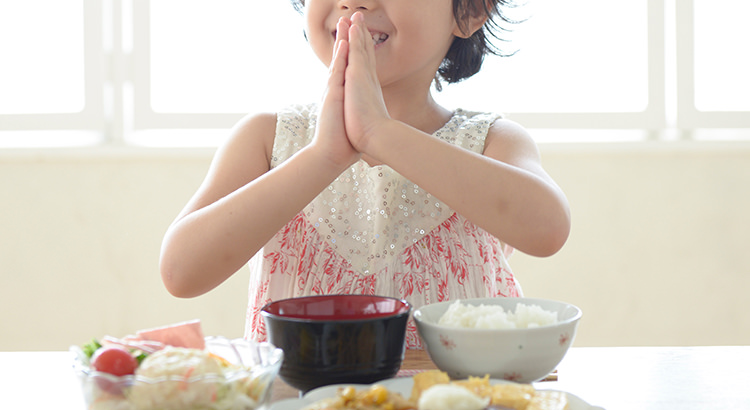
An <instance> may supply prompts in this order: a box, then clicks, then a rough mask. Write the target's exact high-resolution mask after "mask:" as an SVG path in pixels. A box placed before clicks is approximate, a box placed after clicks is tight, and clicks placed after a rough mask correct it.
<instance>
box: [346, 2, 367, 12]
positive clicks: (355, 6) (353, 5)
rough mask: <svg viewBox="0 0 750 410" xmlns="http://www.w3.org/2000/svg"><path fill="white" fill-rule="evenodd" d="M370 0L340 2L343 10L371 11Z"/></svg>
mask: <svg viewBox="0 0 750 410" xmlns="http://www.w3.org/2000/svg"><path fill="white" fill-rule="evenodd" d="M370 3H371V1H370V0H339V8H340V9H341V10H352V11H357V10H368V9H370V7H371V6H370Z"/></svg>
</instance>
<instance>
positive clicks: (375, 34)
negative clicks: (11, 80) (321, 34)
mask: <svg viewBox="0 0 750 410" xmlns="http://www.w3.org/2000/svg"><path fill="white" fill-rule="evenodd" d="M336 34H337V31H336V30H333V33H331V36H332V37H333V38H334V40H335V39H336ZM370 35H371V36H372V43H373V45H374V46H375V49H377V48H378V46H379V45H380V44H383V43H384V42H385V41H386V40H388V37H390V36H389V35H388V34H386V33H383V32H379V31H373V30H370Z"/></svg>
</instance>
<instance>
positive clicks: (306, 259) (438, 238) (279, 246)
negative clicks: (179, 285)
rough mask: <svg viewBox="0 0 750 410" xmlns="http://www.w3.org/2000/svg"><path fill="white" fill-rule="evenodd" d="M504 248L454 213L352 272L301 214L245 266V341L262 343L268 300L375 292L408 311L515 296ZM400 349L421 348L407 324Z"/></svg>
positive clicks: (412, 326) (411, 324)
mask: <svg viewBox="0 0 750 410" xmlns="http://www.w3.org/2000/svg"><path fill="white" fill-rule="evenodd" d="M506 251H507V250H506V249H505V245H504V244H503V243H501V242H500V241H499V240H497V238H495V237H494V236H492V235H490V234H489V233H487V232H486V231H484V230H483V229H481V228H479V227H477V226H476V225H474V224H472V223H471V222H469V221H467V220H466V219H465V218H463V217H462V216H460V215H459V214H453V215H452V216H451V217H450V218H448V219H447V220H445V221H444V222H443V223H442V224H441V225H439V226H438V227H437V228H435V229H434V230H433V231H432V232H429V233H427V234H426V235H425V236H424V237H422V238H421V239H420V240H418V241H417V242H416V243H414V245H413V246H410V247H408V248H406V249H405V250H404V251H403V252H402V253H401V254H400V255H397V256H396V257H394V260H393V261H392V263H390V264H389V265H388V266H387V267H386V268H384V269H382V270H381V271H378V272H374V273H370V274H363V273H362V272H359V271H356V270H354V269H353V268H352V266H351V264H350V263H349V262H347V260H346V258H345V257H344V256H343V255H341V254H338V253H337V252H336V251H335V250H334V249H333V248H332V247H331V246H330V245H329V244H328V242H327V241H326V240H325V238H323V237H321V236H320V235H319V234H318V232H317V231H316V230H315V227H314V225H313V224H311V223H310V222H308V221H307V220H306V219H305V217H304V214H303V213H300V214H298V215H297V216H296V217H294V218H293V219H292V220H291V221H290V222H289V223H287V224H286V225H285V226H284V227H283V228H282V229H281V230H280V231H279V232H278V233H277V234H276V235H275V236H274V237H273V238H272V239H271V241H269V242H268V244H266V246H265V248H264V249H263V251H262V252H259V254H258V255H256V256H255V257H254V258H253V259H252V260H251V262H250V269H251V277H250V286H249V295H248V296H249V298H248V300H249V303H248V310H247V319H246V330H245V337H246V338H248V339H255V340H265V339H266V329H265V324H264V322H263V319H262V317H261V315H260V309H261V308H262V307H263V306H264V305H265V304H266V303H268V302H269V301H271V300H277V299H282V298H288V297H297V296H304V295H316V294H342V293H350V294H371V295H372V294H379V295H384V296H393V297H400V298H404V299H406V300H407V301H409V302H410V303H411V304H412V305H413V307H414V309H416V308H418V307H420V306H422V305H424V304H428V303H435V302H440V301H445V300H452V299H459V298H473V297H513V296H520V295H521V289H520V287H519V286H517V284H516V282H515V280H514V278H513V274H512V273H511V271H510V269H509V267H508V265H507V261H506ZM406 345H407V348H409V349H421V348H422V341H421V340H420V338H419V335H418V333H417V328H416V324H415V323H414V321H413V320H412V319H410V320H409V323H408V324H407V337H406Z"/></svg>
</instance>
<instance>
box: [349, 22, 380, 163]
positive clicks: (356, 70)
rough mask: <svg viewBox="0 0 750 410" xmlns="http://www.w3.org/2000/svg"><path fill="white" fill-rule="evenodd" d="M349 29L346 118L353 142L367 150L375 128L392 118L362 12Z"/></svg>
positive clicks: (361, 150)
mask: <svg viewBox="0 0 750 410" xmlns="http://www.w3.org/2000/svg"><path fill="white" fill-rule="evenodd" d="M351 22H352V23H351V27H350V29H349V61H348V65H347V68H346V80H345V84H344V94H345V96H346V97H345V99H344V118H345V124H346V134H347V136H348V138H349V141H350V142H351V144H352V145H353V146H354V147H355V148H356V149H357V150H358V151H359V152H362V153H367V152H366V151H367V144H368V142H369V137H370V135H371V133H372V131H373V129H374V128H375V127H376V126H377V124H378V123H379V122H380V121H382V120H383V119H387V118H388V110H387V109H386V107H385V102H384V101H383V94H382V91H381V89H380V82H379V81H378V74H377V71H376V66H375V48H374V46H373V42H372V37H371V36H370V33H369V31H368V30H367V27H366V26H365V23H364V18H363V16H362V14H361V13H355V14H354V15H353V16H352V20H351Z"/></svg>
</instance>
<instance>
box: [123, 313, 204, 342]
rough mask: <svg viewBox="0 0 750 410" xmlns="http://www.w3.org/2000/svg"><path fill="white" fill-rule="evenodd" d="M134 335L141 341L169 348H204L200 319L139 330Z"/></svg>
mask: <svg viewBox="0 0 750 410" xmlns="http://www.w3.org/2000/svg"><path fill="white" fill-rule="evenodd" d="M136 335H137V336H138V337H139V338H140V339H142V340H149V341H154V342H161V343H164V344H165V345H170V346H176V347H187V348H192V349H201V350H202V349H205V348H206V342H205V339H204V337H203V329H202V328H201V321H200V319H195V320H190V321H187V322H181V323H175V324H173V325H167V326H161V327H156V328H153V329H145V330H139V331H138V332H136Z"/></svg>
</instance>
